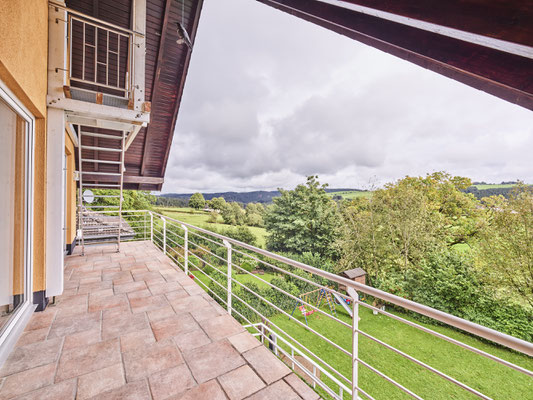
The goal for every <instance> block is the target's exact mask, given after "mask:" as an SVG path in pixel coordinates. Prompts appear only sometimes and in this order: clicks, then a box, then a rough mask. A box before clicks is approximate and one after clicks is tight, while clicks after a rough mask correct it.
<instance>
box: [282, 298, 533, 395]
mask: <svg viewBox="0 0 533 400" xmlns="http://www.w3.org/2000/svg"><path fill="white" fill-rule="evenodd" d="M359 309H360V316H361V321H360V323H359V328H360V329H361V330H362V331H364V332H366V333H368V334H370V335H372V336H374V337H376V338H378V339H380V340H382V341H384V342H386V343H388V344H390V345H392V346H394V347H396V348H398V349H400V350H402V351H404V352H406V353H408V354H409V355H411V356H413V357H415V358H417V359H419V360H421V361H423V362H425V363H426V364H428V365H431V366H432V367H434V368H437V369H439V370H440V371H442V372H444V373H446V374H448V375H449V376H452V377H454V378H456V379H458V380H460V381H462V382H464V383H466V384H467V385H469V386H471V387H473V388H475V389H477V390H479V391H481V392H482V393H484V394H486V395H488V396H490V397H492V398H494V399H517V400H519V399H520V400H523V399H532V398H533V396H532V393H533V379H531V378H528V377H526V376H525V375H523V374H521V373H519V372H517V371H514V370H511V369H509V368H506V367H503V366H501V365H500V364H497V363H496V362H494V361H490V360H487V359H485V358H484V357H482V356H479V355H476V354H474V353H472V352H470V351H467V350H464V349H462V348H459V347H457V346H455V345H453V344H450V343H448V342H445V341H443V340H441V339H438V338H436V337H434V336H432V335H430V334H427V333H424V332H422V331H420V330H418V329H416V328H413V327H410V326H408V325H405V324H403V323H401V322H399V321H396V320H393V319H391V318H389V317H386V316H383V315H377V316H375V315H373V314H372V311H371V310H369V309H366V308H363V307H360V308H359ZM337 314H338V315H339V316H340V318H341V319H342V320H344V321H346V322H348V323H349V322H350V318H349V317H348V315H347V314H345V313H344V310H341V309H340V307H338V310H337ZM402 316H403V315H402ZM298 319H299V320H301V321H302V322H303V317H302V316H300V315H299V316H298ZM308 319H309V325H310V327H312V328H313V329H315V330H317V331H318V332H320V333H322V334H325V336H326V337H327V338H329V339H330V340H332V341H334V342H335V343H337V344H339V345H340V346H341V347H343V348H344V349H347V350H349V349H350V346H351V332H350V329H349V328H347V327H344V326H342V325H340V324H339V323H337V322H335V321H332V320H331V319H329V318H327V317H325V316H323V315H320V314H317V313H315V314H313V315H311V316H309V317H308ZM273 322H274V323H276V324H277V325H278V326H279V327H280V328H282V329H283V330H284V331H286V332H287V333H288V334H289V335H291V336H293V337H294V338H295V339H296V340H298V341H299V342H301V343H305V345H306V347H308V348H309V349H310V350H312V351H314V352H315V353H316V354H317V355H319V356H321V357H322V358H323V359H324V360H326V361H327V362H328V363H330V364H331V365H333V366H335V367H337V369H338V370H339V371H340V372H341V373H342V374H344V376H346V377H350V376H351V366H350V358H349V356H347V355H346V354H344V353H342V352H341V351H340V350H338V349H335V348H334V347H333V346H331V345H329V344H327V343H326V342H325V341H323V340H321V339H320V338H318V337H317V336H315V335H314V334H312V333H310V332H309V331H307V330H306V329H304V328H303V327H301V326H299V325H298V324H296V323H295V322H294V321H289V320H288V318H287V317H286V316H282V315H278V316H276V317H274V318H273ZM428 327H430V328H431V329H433V330H436V331H438V332H440V333H443V334H446V335H447V336H450V337H452V338H455V339H458V340H460V341H462V342H464V343H467V344H469V345H472V346H474V347H477V348H479V349H482V350H484V351H486V352H488V353H491V354H494V355H496V356H498V357H500V358H503V359H506V360H508V361H511V362H513V363H515V364H518V365H521V366H523V367H526V368H528V369H530V370H532V369H533V358H529V357H527V356H522V355H519V354H516V353H514V352H510V351H507V350H505V349H502V348H499V347H495V346H492V345H490V344H487V343H484V342H480V341H479V340H477V339H475V338H473V337H471V336H468V335H465V334H462V333H460V332H457V331H455V330H452V329H450V328H447V327H435V326H433V325H428ZM359 357H360V358H361V360H363V361H366V362H367V363H369V364H370V365H371V366H373V367H374V368H377V369H378V370H380V371H381V372H383V373H385V374H386V375H388V376H389V377H391V378H393V379H394V380H396V381H397V382H399V383H401V384H402V385H404V386H405V387H407V388H408V389H410V390H412V391H413V392H414V393H416V394H417V395H419V396H421V397H422V398H425V399H443V400H444V399H471V398H477V397H475V396H473V395H471V394H470V393H468V392H466V391H464V390H462V389H460V388H457V387H456V386H455V385H453V384H451V383H449V382H448V381H446V380H444V379H443V378H440V377H438V376H436V375H435V374H433V373H431V372H429V371H427V370H425V369H424V368H423V367H420V366H418V365H416V364H414V363H413V362H410V361H408V360H406V359H405V358H403V357H401V356H400V355H398V354H396V353H394V352H393V351H391V350H388V349H386V348H384V347H383V346H380V345H378V344H377V343H375V342H373V341H371V340H370V339H368V338H365V337H363V336H360V337H359ZM325 379H326V380H327V378H325ZM359 382H360V386H361V388H362V389H363V390H365V391H367V392H368V393H369V394H370V395H371V396H373V397H374V398H376V399H404V398H405V399H407V398H410V397H409V396H407V395H406V394H405V393H403V392H402V391H400V390H399V389H397V388H396V387H395V386H393V385H392V384H390V383H388V382H387V381H386V380H384V379H383V378H381V377H379V376H378V375H376V374H375V373H373V372H371V371H370V370H369V369H367V368H366V367H364V366H360V367H359ZM332 387H335V386H332ZM335 391H337V388H336V387H335ZM319 392H320V391H319ZM346 398H347V397H346Z"/></svg>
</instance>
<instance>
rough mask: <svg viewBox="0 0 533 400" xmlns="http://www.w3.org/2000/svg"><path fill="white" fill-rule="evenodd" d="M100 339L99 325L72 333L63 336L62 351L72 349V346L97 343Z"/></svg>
mask: <svg viewBox="0 0 533 400" xmlns="http://www.w3.org/2000/svg"><path fill="white" fill-rule="evenodd" d="M101 340H102V335H101V329H100V328H99V327H98V328H94V329H89V330H87V331H82V332H78V333H74V334H72V335H68V336H65V343H64V344H63V351H65V350H69V349H73V348H74V347H80V346H88V345H90V344H93V343H98V342H99V341H101Z"/></svg>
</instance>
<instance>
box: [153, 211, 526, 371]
mask: <svg viewBox="0 0 533 400" xmlns="http://www.w3.org/2000/svg"><path fill="white" fill-rule="evenodd" d="M152 213H153V214H154V215H157V216H159V217H160V218H162V219H168V220H171V221H174V222H176V223H179V224H181V225H185V226H187V227H189V228H192V229H195V230H197V231H199V232H203V233H205V234H208V235H211V236H214V237H216V238H218V239H220V240H226V241H228V242H229V243H231V244H233V245H236V246H239V247H242V248H245V249H247V250H251V251H253V252H255V253H258V254H261V255H263V256H265V257H269V258H272V259H274V260H277V261H280V262H282V263H285V264H287V265H291V266H293V267H296V268H299V269H302V270H304V271H306V272H309V273H311V274H313V275H318V276H321V277H323V278H326V279H328V280H330V281H333V282H337V283H340V284H342V285H345V286H349V287H352V288H353V289H355V290H357V291H361V292H363V293H366V294H368V295H370V296H374V297H378V298H380V299H383V300H385V301H387V302H389V303H392V304H395V305H397V306H400V307H402V308H405V309H407V310H410V311H414V312H416V313H418V314H422V315H425V316H427V317H430V318H433V319H435V320H437V321H440V322H443V323H445V324H447V325H450V326H453V327H455V328H458V329H461V330H463V331H465V332H468V333H471V334H474V335H476V336H479V337H482V338H484V339H487V340H490V341H492V342H494V343H497V344H499V345H502V346H505V347H508V348H511V349H513V350H516V351H519V352H521V353H524V354H527V355H529V356H533V343H529V342H527V341H525V340H522V339H518V338H516V337H514V336H511V335H507V334H505V333H502V332H498V331H496V330H494V329H491V328H487V327H484V326H482V325H479V324H476V323H474V322H470V321H467V320H465V319H462V318H459V317H456V316H454V315H451V314H447V313H445V312H443V311H439V310H436V309H434V308H431V307H428V306H425V305H423V304H419V303H416V302H414V301H411V300H407V299H404V298H402V297H399V296H396V295H393V294H390V293H387V292H384V291H382V290H380V289H376V288H373V287H370V286H367V285H364V284H362V283H358V282H355V281H352V280H349V279H347V278H343V277H341V276H338V275H335V274H332V273H330V272H327V271H323V270H321V269H318V268H314V267H311V266H309V265H306V264H304V263H301V262H299V261H295V260H291V259H290V258H287V257H284V256H281V255H279V254H275V253H271V252H269V251H267V250H263V249H260V248H258V247H255V246H252V245H249V244H247V243H243V242H241V241H238V240H236V239H232V238H228V237H226V236H223V235H220V234H218V233H215V232H211V231H209V230H207V229H203V228H200V227H197V226H194V225H191V224H188V223H186V222H183V221H180V220H177V219H175V218H171V217H167V216H165V215H162V214H159V213H157V212H152ZM526 371H527V370H526Z"/></svg>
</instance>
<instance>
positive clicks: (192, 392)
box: [0, 242, 318, 400]
mask: <svg viewBox="0 0 533 400" xmlns="http://www.w3.org/2000/svg"><path fill="white" fill-rule="evenodd" d="M11 398H16V399H39V400H44V399H53V400H62V399H89V398H90V399H155V400H159V399H191V400H192V399H208V400H216V399H232V400H238V399H244V398H250V399H275V400H284V399H301V398H303V399H316V398H318V396H317V395H316V393H315V392H313V391H312V390H311V389H310V388H309V387H308V386H307V385H306V384H304V383H303V382H302V381H301V380H300V379H299V378H298V377H296V375H294V374H293V373H291V371H290V370H289V369H288V368H287V367H286V366H285V364H283V363H282V362H281V361H279V359H278V358H277V357H275V356H274V355H273V354H272V353H271V352H269V351H268V350H267V349H266V348H265V347H262V346H261V344H260V343H259V341H258V340H256V339H255V338H254V337H253V336H252V335H250V334H249V333H248V332H246V331H245V330H244V328H243V327H242V326H241V325H240V324H239V323H238V322H237V321H236V320H234V319H233V318H232V317H230V316H229V315H228V314H227V313H226V312H225V310H224V309H223V308H222V307H220V306H219V305H218V304H217V303H216V302H215V301H214V300H212V299H211V298H210V297H209V296H208V295H207V294H206V293H205V292H203V291H202V290H201V289H200V288H199V287H198V285H197V284H196V283H195V282H194V281H193V280H191V279H190V278H189V277H187V276H186V275H185V274H184V273H183V272H182V271H181V270H179V269H176V268H175V267H174V265H173V264H172V262H171V260H170V259H169V258H167V257H166V256H164V255H163V254H162V253H161V252H160V251H159V250H158V249H157V248H156V247H155V246H154V245H153V244H152V243H150V242H129V243H124V244H122V247H121V252H120V253H116V252H115V249H114V246H111V245H110V246H106V245H103V246H92V247H87V248H86V254H85V256H81V255H80V249H79V248H77V249H76V252H75V254H74V255H72V256H69V257H67V258H66V260H65V291H64V294H63V295H62V296H60V297H58V298H56V302H55V304H50V305H49V306H48V308H47V309H46V310H45V311H44V312H39V313H35V314H34V316H33V317H32V319H31V321H30V323H29V324H28V326H27V328H26V330H25V332H24V333H23V335H22V337H21V338H20V340H19V342H18V344H17V347H16V348H15V350H14V351H13V353H12V354H11V355H10V357H9V358H8V360H7V361H6V363H5V364H4V366H3V368H2V369H1V370H0V399H11Z"/></svg>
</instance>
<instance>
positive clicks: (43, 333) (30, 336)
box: [15, 327, 50, 347]
mask: <svg viewBox="0 0 533 400" xmlns="http://www.w3.org/2000/svg"><path fill="white" fill-rule="evenodd" d="M48 332H50V327H46V328H41V329H34V330H30V331H25V332H24V333H23V334H22V335H20V338H19V340H18V341H17V344H16V345H15V346H16V347H20V346H26V345H27V344H32V343H35V342H42V341H43V340H45V339H46V337H47V336H48Z"/></svg>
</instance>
